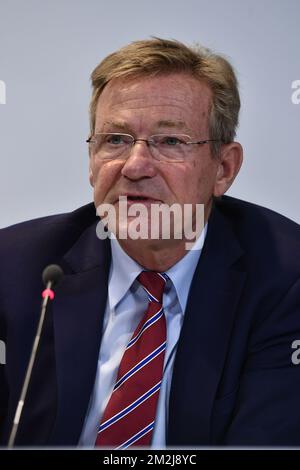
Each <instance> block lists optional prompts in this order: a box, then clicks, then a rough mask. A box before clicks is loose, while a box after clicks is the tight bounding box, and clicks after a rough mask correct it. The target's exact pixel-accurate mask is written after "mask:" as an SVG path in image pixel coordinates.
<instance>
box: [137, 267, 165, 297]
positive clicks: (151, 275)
mask: <svg viewBox="0 0 300 470" xmlns="http://www.w3.org/2000/svg"><path fill="white" fill-rule="evenodd" d="M137 280H138V281H139V282H140V283H141V285H142V286H143V288H144V289H145V291H146V292H147V294H148V296H149V299H150V301H151V302H158V303H160V304H161V303H162V297H163V293H164V288H165V284H166V280H167V276H166V274H160V273H156V272H154V271H142V272H141V274H140V275H139V276H138V277H137Z"/></svg>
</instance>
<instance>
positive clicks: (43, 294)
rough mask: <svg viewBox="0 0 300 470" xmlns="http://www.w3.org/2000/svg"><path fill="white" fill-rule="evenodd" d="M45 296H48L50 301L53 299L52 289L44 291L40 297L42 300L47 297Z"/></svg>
mask: <svg viewBox="0 0 300 470" xmlns="http://www.w3.org/2000/svg"><path fill="white" fill-rule="evenodd" d="M47 296H49V297H50V299H51V300H53V299H54V292H53V290H52V289H45V290H44V291H43V292H42V297H43V299H44V298H45V297H47Z"/></svg>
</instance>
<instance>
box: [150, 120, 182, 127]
mask: <svg viewBox="0 0 300 470" xmlns="http://www.w3.org/2000/svg"><path fill="white" fill-rule="evenodd" d="M157 126H158V127H179V128H180V129H182V128H183V127H186V124H185V122H184V121H171V120H169V119H166V120H161V121H158V123H157Z"/></svg>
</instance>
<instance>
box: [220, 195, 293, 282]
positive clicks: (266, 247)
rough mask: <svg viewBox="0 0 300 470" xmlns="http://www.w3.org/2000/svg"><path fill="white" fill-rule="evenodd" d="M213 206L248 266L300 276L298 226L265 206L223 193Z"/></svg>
mask: <svg viewBox="0 0 300 470" xmlns="http://www.w3.org/2000/svg"><path fill="white" fill-rule="evenodd" d="M215 208H216V209H217V211H218V212H220V213H221V214H222V215H223V217H225V219H226V221H227V222H228V223H229V224H230V226H231V229H232V230H233V232H234V235H235V236H236V238H237V239H238V241H239V244H240V246H241V248H242V250H243V251H244V253H245V257H246V259H247V260H248V264H249V265H251V264H252V265H253V266H255V268H256V269H259V268H260V267H262V266H265V268H266V269H268V270H269V271H271V270H272V269H274V270H275V271H276V272H280V270H282V273H284V272H287V271H290V272H293V273H294V275H297V274H298V276H300V225H299V224H297V223H296V222H293V221H292V220H290V219H288V218H287V217H285V216H283V215H281V214H279V213H277V212H275V211H273V210H270V209H267V208H265V207H262V206H259V205H256V204H253V203H250V202H246V201H242V200H240V199H236V198H232V197H229V196H223V197H222V198H221V199H220V200H218V201H216V202H215Z"/></svg>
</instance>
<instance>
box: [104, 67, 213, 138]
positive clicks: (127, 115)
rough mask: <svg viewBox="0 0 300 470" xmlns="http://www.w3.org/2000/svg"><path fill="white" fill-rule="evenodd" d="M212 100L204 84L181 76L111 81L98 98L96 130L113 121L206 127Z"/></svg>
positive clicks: (171, 75) (174, 74)
mask: <svg viewBox="0 0 300 470" xmlns="http://www.w3.org/2000/svg"><path fill="white" fill-rule="evenodd" d="M211 98H212V93H211V90H210V88H209V86H208V85H207V84H206V83H204V82H201V81H200V80H198V79H196V78H194V77H192V76H190V75H187V74H183V73H173V74H170V75H163V76H155V77H137V78H126V79H124V78H123V79H122V78H118V79H113V80H111V81H110V82H109V83H108V84H107V85H106V87H105V88H104V90H103V92H102V94H101V95H100V97H99V100H98V103H97V108H96V128H99V126H100V127H101V126H103V125H105V124H106V123H109V122H115V121H116V120H119V121H120V123H122V122H124V124H125V125H126V124H127V121H128V120H134V121H141V120H142V121H143V123H144V122H145V121H146V120H147V121H148V122H149V123H150V122H151V124H155V123H158V122H160V123H165V124H167V123H169V124H170V125H171V126H172V125H173V124H174V123H175V124H176V123H177V124H178V127H182V128H184V127H186V128H191V129H192V128H194V127H195V126H196V127H197V128H199V125H201V127H203V126H204V127H207V125H208V116H209V111H210V106H211ZM192 124H193V126H192Z"/></svg>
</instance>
